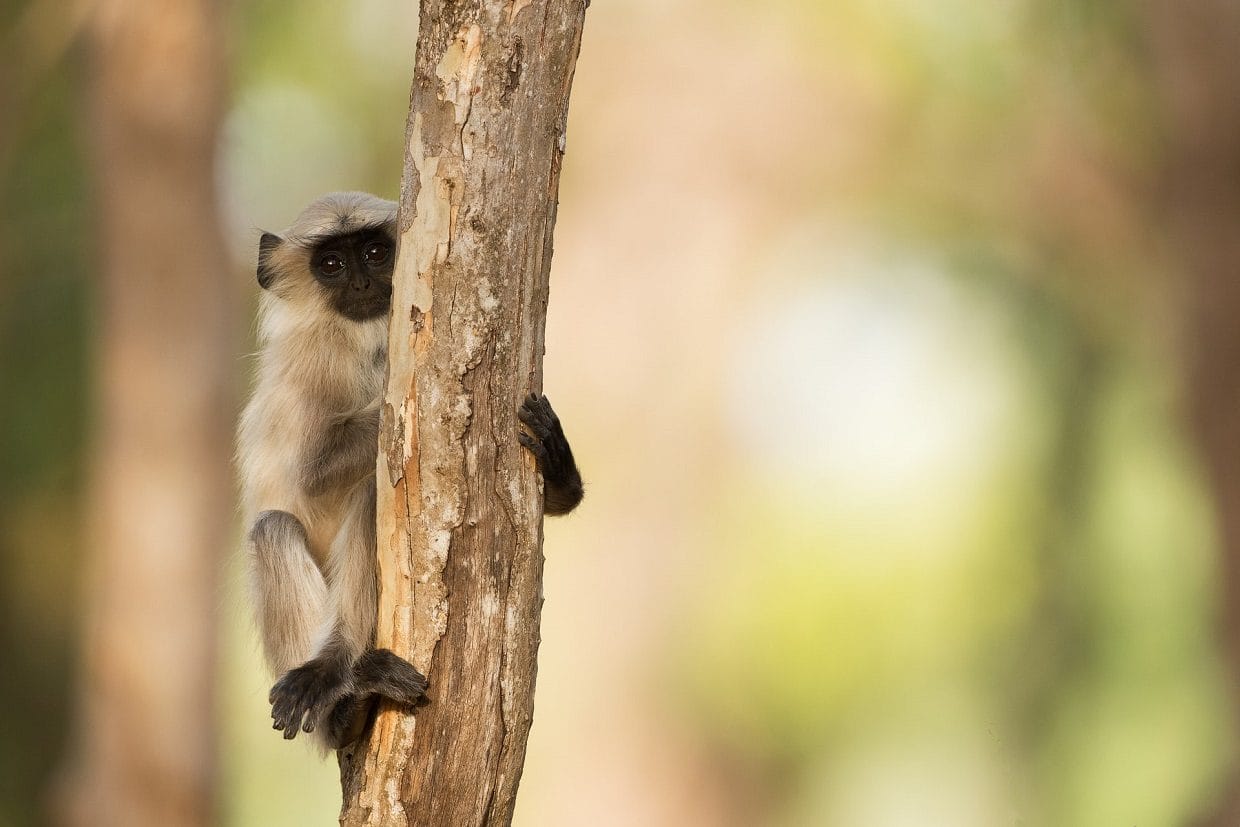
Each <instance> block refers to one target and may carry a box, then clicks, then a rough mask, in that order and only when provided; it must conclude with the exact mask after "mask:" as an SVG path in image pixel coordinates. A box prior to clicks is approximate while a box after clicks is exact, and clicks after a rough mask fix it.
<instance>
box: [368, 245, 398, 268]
mask: <svg viewBox="0 0 1240 827" xmlns="http://www.w3.org/2000/svg"><path fill="white" fill-rule="evenodd" d="M391 254H392V248H391V247H390V246H388V245H387V244H384V243H383V242H382V241H372V242H371V243H369V244H367V245H366V250H365V252H363V253H362V258H363V259H364V260H365V261H366V263H367V264H369V265H371V266H377V265H379V264H383V263H384V262H385V261H387V260H388V256H389V255H391Z"/></svg>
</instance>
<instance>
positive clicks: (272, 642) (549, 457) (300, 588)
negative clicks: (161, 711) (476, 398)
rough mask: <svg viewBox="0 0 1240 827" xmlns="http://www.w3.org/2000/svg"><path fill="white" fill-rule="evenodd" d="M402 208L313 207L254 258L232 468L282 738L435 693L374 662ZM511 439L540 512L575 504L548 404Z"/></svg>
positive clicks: (338, 726) (345, 195) (349, 727)
mask: <svg viewBox="0 0 1240 827" xmlns="http://www.w3.org/2000/svg"><path fill="white" fill-rule="evenodd" d="M395 231H396V204H395V203H393V202H391V201H385V200H383V199H381V198H377V197H375V196H373V195H368V194H366V193H360V192H338V193H331V194H329V195H325V196H323V197H322V198H320V199H319V200H317V201H315V202H314V203H313V204H311V205H310V206H309V207H307V208H306V210H305V211H304V212H303V213H302V214H301V215H300V216H299V217H298V218H297V221H296V222H294V223H293V225H292V226H291V227H289V228H288V229H287V230H285V231H284V232H283V233H282V234H281V235H279V236H277V235H273V234H271V233H264V234H263V236H262V239H261V240H260V241H259V248H258V283H259V285H261V286H262V288H263V294H262V297H261V301H260V306H259V345H260V349H259V352H258V371H257V373H258V375H257V380H256V383H255V388H254V393H253V396H252V397H251V399H250V401H249V404H248V405H247V406H246V408H245V412H244V413H243V414H242V417H241V424H240V429H239V434H238V447H237V451H238V465H239V470H240V477H241V486H242V500H243V509H244V513H245V519H246V521H247V522H246V524H247V525H250V526H251V528H250V530H249V535H248V543H247V551H248V563H249V568H250V572H251V578H252V586H253V592H254V600H255V611H256V615H257V618H258V625H259V627H260V631H261V634H262V639H263V648H264V651H265V654H266V657H267V661H268V663H269V664H270V666H271V668H272V670H273V671H274V673H275V674H276V675H278V676H280V677H279V679H278V681H277V682H276V684H275V686H274V687H272V690H271V694H270V697H269V700H270V702H271V716H272V718H273V720H274V722H275V723H274V727H275V729H277V730H282V731H283V732H284V737H285V738H293V737H295V736H296V734H297V732H298V730H299V729H301V730H302V731H304V732H314V731H316V730H317V731H318V734H319V737H320V738H321V740H322V741H323V743H324V744H325V745H326V746H328V747H340V746H343V745H345V744H347V743H349V742H350V741H352V740H354V739H355V738H357V736H358V735H359V734H360V733H361V730H362V728H363V727H364V725H365V719H366V717H367V715H368V714H369V711H370V709H371V708H372V707H373V703H374V698H375V697H376V696H383V697H386V698H390V699H392V700H393V701H396V702H399V703H404V704H415V703H417V702H418V701H420V700H421V699H422V698H423V696H424V694H425V691H426V688H427V683H426V678H425V677H423V676H422V674H421V673H420V672H418V670H417V669H415V668H414V667H413V665H412V664H410V663H409V662H408V661H406V660H404V659H403V658H401V657H399V656H397V655H396V654H394V653H393V652H391V651H390V650H387V649H376V648H374V632H375V614H376V612H377V588H378V586H377V580H376V569H375V461H376V452H377V449H378V431H379V403H380V400H381V398H382V396H383V392H384V380H385V374H386V372H387V328H388V309H389V306H390V304H391V297H392V265H393V259H394V257H395V240H394V239H395ZM518 417H519V419H520V420H521V422H522V423H524V424H525V426H526V427H527V428H528V429H529V433H525V432H520V433H519V434H518V439H519V440H520V442H521V444H522V445H524V446H525V447H526V448H527V449H528V450H530V451H531V452H532V453H533V454H534V456H535V459H536V460H537V463H538V468H539V471H540V472H541V473H542V475H543V480H544V483H545V492H546V495H545V496H546V500H545V510H546V513H548V514H566V513H568V512H569V511H571V510H572V509H573V508H574V507H576V505H577V503H578V502H580V501H581V497H582V485H581V476H580V474H579V473H578V471H577V466H576V464H575V462H574V461H573V454H572V450H571V449H570V448H569V445H568V441H567V440H566V439H565V437H564V431H563V430H562V428H561V427H560V424H559V420H558V419H557V418H556V415H555V413H554V411H553V410H552V408H551V405H550V403H548V401H547V398H546V397H545V396H538V395H536V394H530V395H529V397H528V398H526V400H525V402H524V403H523V404H522V406H521V409H520V411H519V412H518Z"/></svg>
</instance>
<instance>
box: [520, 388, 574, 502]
mask: <svg viewBox="0 0 1240 827" xmlns="http://www.w3.org/2000/svg"><path fill="white" fill-rule="evenodd" d="M517 416H518V418H519V419H520V420H521V422H522V423H524V425H525V427H527V428H529V429H530V433H528V434H527V433H524V432H521V433H518V434H517V439H518V440H520V442H521V444H522V445H524V446H525V447H526V448H528V449H529V450H530V452H531V453H533V454H534V459H535V460H536V461H537V462H538V470H539V471H540V472H542V476H543V487H544V490H545V492H546V496H545V500H544V503H543V511H544V512H545V513H547V514H550V515H552V516H558V515H560V514H567V513H568V512H570V511H572V510H573V509H574V508H576V507H577V504H578V503H580V502H581V498H582V496H584V494H585V489H584V488H583V487H582V485H581V474H580V473H579V472H578V471H577V463H576V462H575V461H574V460H573V449H572V448H570V447H569V445H568V439H567V438H566V437H565V436H564V429H563V428H562V427H561V426H560V418H559V417H558V416H556V415H555V411H554V410H552V408H551V402H550V401H549V400H548V399H547V397H545V396H539V395H538V394H536V393H531V394H530V395H529V396H527V397H526V398H525V402H523V403H522V404H521V410H520V411H519V412H518V413H517Z"/></svg>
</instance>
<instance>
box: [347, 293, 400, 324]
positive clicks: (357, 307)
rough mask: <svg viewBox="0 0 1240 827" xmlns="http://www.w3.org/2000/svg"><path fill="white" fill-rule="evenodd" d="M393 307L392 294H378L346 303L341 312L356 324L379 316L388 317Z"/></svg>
mask: <svg viewBox="0 0 1240 827" xmlns="http://www.w3.org/2000/svg"><path fill="white" fill-rule="evenodd" d="M391 305H392V296H391V294H390V293H387V294H376V295H371V296H364V297H362V298H357V299H353V300H352V301H349V302H345V303H343V304H342V306H341V307H340V312H341V313H342V314H344V315H345V316H346V317H348V318H350V319H352V320H353V321H355V322H364V321H367V320H369V319H373V318H375V317H377V316H384V315H386V314H387V312H388V309H389V308H390V307H391Z"/></svg>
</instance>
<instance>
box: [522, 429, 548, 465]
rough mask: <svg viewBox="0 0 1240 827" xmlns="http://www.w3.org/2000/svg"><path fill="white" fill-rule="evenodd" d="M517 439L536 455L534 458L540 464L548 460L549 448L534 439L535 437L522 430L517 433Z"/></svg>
mask: <svg viewBox="0 0 1240 827" xmlns="http://www.w3.org/2000/svg"><path fill="white" fill-rule="evenodd" d="M517 441H518V442H520V443H521V444H522V445H524V446H525V447H526V448H528V449H529V451H530V453H531V454H533V455H534V459H535V460H537V461H538V463H539V464H540V465H541V464H542V463H543V462H545V461H546V459H547V449H546V448H544V447H543V444H542V443H541V442H539V441H538V440H536V439H534V437H532V436H530V435H529V434H527V433H525V432H523V431H522V432H518V433H517Z"/></svg>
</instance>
